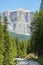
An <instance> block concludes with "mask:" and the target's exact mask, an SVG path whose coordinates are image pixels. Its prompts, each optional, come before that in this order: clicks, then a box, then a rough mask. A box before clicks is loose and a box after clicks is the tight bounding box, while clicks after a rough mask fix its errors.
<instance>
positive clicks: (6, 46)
mask: <svg viewBox="0 0 43 65" xmlns="http://www.w3.org/2000/svg"><path fill="white" fill-rule="evenodd" d="M8 25H9V22H8V20H7V17H5V18H4V24H2V21H1V16H0V65H15V61H14V59H15V58H28V59H29V57H28V56H29V54H30V53H34V54H35V55H36V56H37V59H36V60H37V61H38V62H39V63H41V64H42V65H43V0H42V2H41V6H40V10H39V11H36V12H35V13H34V18H33V21H32V22H31V26H30V31H31V34H30V39H29V40H28V41H25V40H22V41H20V40H18V38H17V37H12V36H11V35H10V32H9V31H8V28H7V26H8ZM31 58H32V59H33V57H31ZM34 59H35V57H34Z"/></svg>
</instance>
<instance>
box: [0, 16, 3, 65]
mask: <svg viewBox="0 0 43 65" xmlns="http://www.w3.org/2000/svg"><path fill="white" fill-rule="evenodd" d="M3 53H4V32H3V25H2V22H1V16H0V65H3Z"/></svg>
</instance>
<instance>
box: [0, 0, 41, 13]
mask: <svg viewBox="0 0 43 65" xmlns="http://www.w3.org/2000/svg"><path fill="white" fill-rule="evenodd" d="M40 3H41V0H0V12H3V11H6V10H15V9H18V8H24V9H28V10H31V11H36V10H39V7H40Z"/></svg>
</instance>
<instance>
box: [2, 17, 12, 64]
mask: <svg viewBox="0 0 43 65" xmlns="http://www.w3.org/2000/svg"><path fill="white" fill-rule="evenodd" d="M4 24H5V25H4V48H5V51H4V53H3V55H4V61H3V65H10V63H11V62H10V60H11V56H10V55H11V54H10V53H11V38H10V34H9V32H8V30H7V25H8V22H7V17H5V18H4Z"/></svg>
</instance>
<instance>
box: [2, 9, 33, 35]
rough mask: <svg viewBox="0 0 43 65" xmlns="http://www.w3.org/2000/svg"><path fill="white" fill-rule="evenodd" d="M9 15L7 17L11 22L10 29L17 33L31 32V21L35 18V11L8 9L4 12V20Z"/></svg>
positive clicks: (26, 33) (27, 33)
mask: <svg viewBox="0 0 43 65" xmlns="http://www.w3.org/2000/svg"><path fill="white" fill-rule="evenodd" d="M5 16H7V19H8V21H9V23H10V25H8V29H9V30H10V31H13V32H15V33H17V34H25V35H29V34H30V23H31V21H32V20H33V12H31V11H28V10H24V9H17V10H14V11H6V12H3V13H2V20H3V19H4V17H5Z"/></svg>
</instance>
